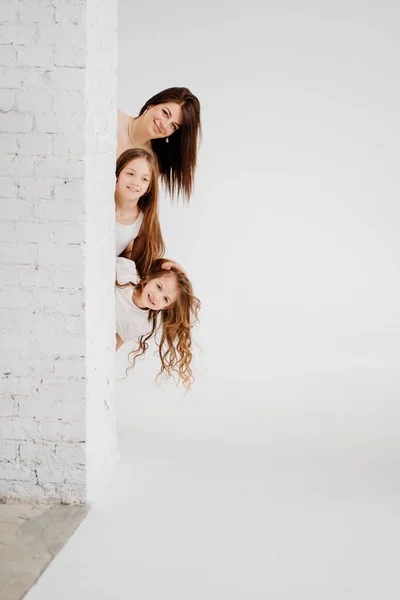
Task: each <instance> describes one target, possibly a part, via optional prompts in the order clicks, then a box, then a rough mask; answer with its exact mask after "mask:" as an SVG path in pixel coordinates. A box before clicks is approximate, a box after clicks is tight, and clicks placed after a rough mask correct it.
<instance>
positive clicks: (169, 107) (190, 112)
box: [117, 87, 201, 199]
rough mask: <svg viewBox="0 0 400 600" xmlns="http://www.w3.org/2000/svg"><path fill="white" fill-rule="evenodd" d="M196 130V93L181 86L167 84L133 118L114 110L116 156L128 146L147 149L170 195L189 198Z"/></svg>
mask: <svg viewBox="0 0 400 600" xmlns="http://www.w3.org/2000/svg"><path fill="white" fill-rule="evenodd" d="M200 130H201V124H200V102H199V101H198V99H197V98H196V96H194V95H193V94H192V93H191V92H190V90H188V89H187V88H184V87H173V88H168V89H167V90H163V91H162V92H160V93H159V94H156V95H155V96H153V97H152V98H150V100H148V101H147V102H146V104H145V105H144V106H143V107H142V109H141V111H140V113H139V116H138V117H136V118H135V117H131V116H129V115H127V114H125V113H123V112H122V111H118V129H117V156H119V155H120V154H121V153H122V152H124V151H125V150H128V149H129V148H144V149H145V150H148V151H151V152H152V153H153V154H154V155H155V156H156V158H157V163H158V169H159V172H160V176H161V180H162V182H163V183H164V185H165V187H166V189H167V191H168V192H169V194H170V195H171V197H175V196H179V195H182V196H183V197H185V198H186V199H189V198H190V195H191V193H192V190H193V180H194V172H195V169H196V162H197V145H198V138H199V134H200Z"/></svg>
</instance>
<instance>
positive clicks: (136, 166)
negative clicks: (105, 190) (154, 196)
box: [115, 158, 151, 201]
mask: <svg viewBox="0 0 400 600" xmlns="http://www.w3.org/2000/svg"><path fill="white" fill-rule="evenodd" d="M150 181H151V169H150V165H149V163H148V162H147V160H146V159H145V158H134V159H133V160H131V161H130V162H129V163H128V164H127V165H125V167H124V168H123V169H122V171H121V172H120V174H119V175H118V179H117V184H116V188H115V190H116V192H117V194H119V195H120V196H121V197H123V198H126V199H129V200H132V201H133V200H136V201H137V200H139V198H140V197H141V196H143V195H144V194H145V193H146V192H147V190H148V189H149V185H150Z"/></svg>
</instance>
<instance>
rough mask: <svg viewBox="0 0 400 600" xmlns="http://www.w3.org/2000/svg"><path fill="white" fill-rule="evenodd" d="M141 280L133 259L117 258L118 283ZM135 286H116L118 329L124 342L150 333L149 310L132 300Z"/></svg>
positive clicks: (132, 340)
mask: <svg viewBox="0 0 400 600" xmlns="http://www.w3.org/2000/svg"><path fill="white" fill-rule="evenodd" d="M138 280H139V277H138V274H137V271H136V266H135V263H134V262H133V260H129V259H128V258H117V281H118V283H122V284H124V283H128V282H131V283H137V282H138ZM132 294H133V287H132V286H131V285H128V286H126V287H124V288H119V287H117V286H116V287H115V301H116V302H115V303H116V315H117V319H116V329H117V333H118V335H119V336H120V337H121V339H122V340H124V342H134V341H135V340H137V338H139V337H140V336H141V335H144V334H146V333H150V331H151V323H150V322H149V320H148V319H149V311H148V310H142V309H141V308H139V307H138V306H136V304H135V303H134V302H133V300H132Z"/></svg>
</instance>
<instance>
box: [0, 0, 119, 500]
mask: <svg viewBox="0 0 400 600" xmlns="http://www.w3.org/2000/svg"><path fill="white" fill-rule="evenodd" d="M4 7H5V9H4V11H2V16H0V55H1V61H0V81H1V88H0V165H1V170H0V215H1V221H0V274H1V281H2V286H1V288H0V342H1V354H0V376H1V378H2V386H1V393H0V440H1V441H0V444H1V445H0V450H1V452H0V497H3V498H5V499H12V498H17V499H20V500H25V501H27V500H28V501H37V500H38V501H50V502H58V501H63V502H69V503H87V502H93V501H94V500H95V498H96V496H97V494H98V492H99V490H100V489H101V488H102V486H103V485H104V481H105V479H106V476H107V473H108V471H109V470H110V469H111V468H112V466H113V464H114V463H115V461H116V458H117V450H116V434H115V413H114V322H115V320H114V290H113V282H114V276H115V274H114V269H115V258H114V252H113V245H114V240H113V219H114V217H113V202H112V198H113V187H114V175H113V172H114V166H115V131H116V121H115V115H116V62H117V3H116V1H115V0H109V1H108V2H101V1H100V0H64V1H60V0H51V1H50V0H30V1H29V2H28V1H26V0H18V1H17V0H11V1H6V2H5V3H4Z"/></svg>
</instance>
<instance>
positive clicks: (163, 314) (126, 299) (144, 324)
mask: <svg viewBox="0 0 400 600" xmlns="http://www.w3.org/2000/svg"><path fill="white" fill-rule="evenodd" d="M162 263H163V260H162V259H158V260H155V261H153V263H152V264H151V266H150V268H149V270H148V272H147V273H146V274H140V271H139V269H138V270H137V269H136V266H135V263H134V262H133V261H131V260H128V259H126V258H122V257H120V258H117V281H116V288H115V290H116V292H115V294H116V330H117V333H116V340H117V345H116V349H117V350H118V348H119V347H120V346H121V345H122V344H123V343H124V342H133V341H136V342H137V347H136V348H135V349H134V350H133V351H132V352H131V353H130V354H129V360H130V363H131V364H132V366H135V361H136V359H137V358H138V356H141V355H142V354H144V353H145V351H146V350H147V347H148V342H149V340H150V338H152V337H154V336H155V340H156V344H157V346H158V354H159V357H160V361H161V369H160V372H159V376H160V375H166V376H169V377H170V376H173V377H174V376H175V377H176V378H177V380H178V383H179V382H182V383H183V385H184V386H185V388H186V389H187V390H188V389H189V388H190V386H191V384H192V383H193V381H194V377H193V373H192V369H191V361H192V336H191V330H192V327H193V325H194V323H195V322H196V320H197V315H198V311H199V309H200V301H199V299H198V298H196V296H195V295H194V294H193V289H192V285H191V283H190V281H189V280H188V278H187V276H186V275H184V274H183V273H182V272H181V271H179V270H178V269H176V268H174V267H172V268H170V270H168V271H166V270H165V269H164V268H163V267H162Z"/></svg>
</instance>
